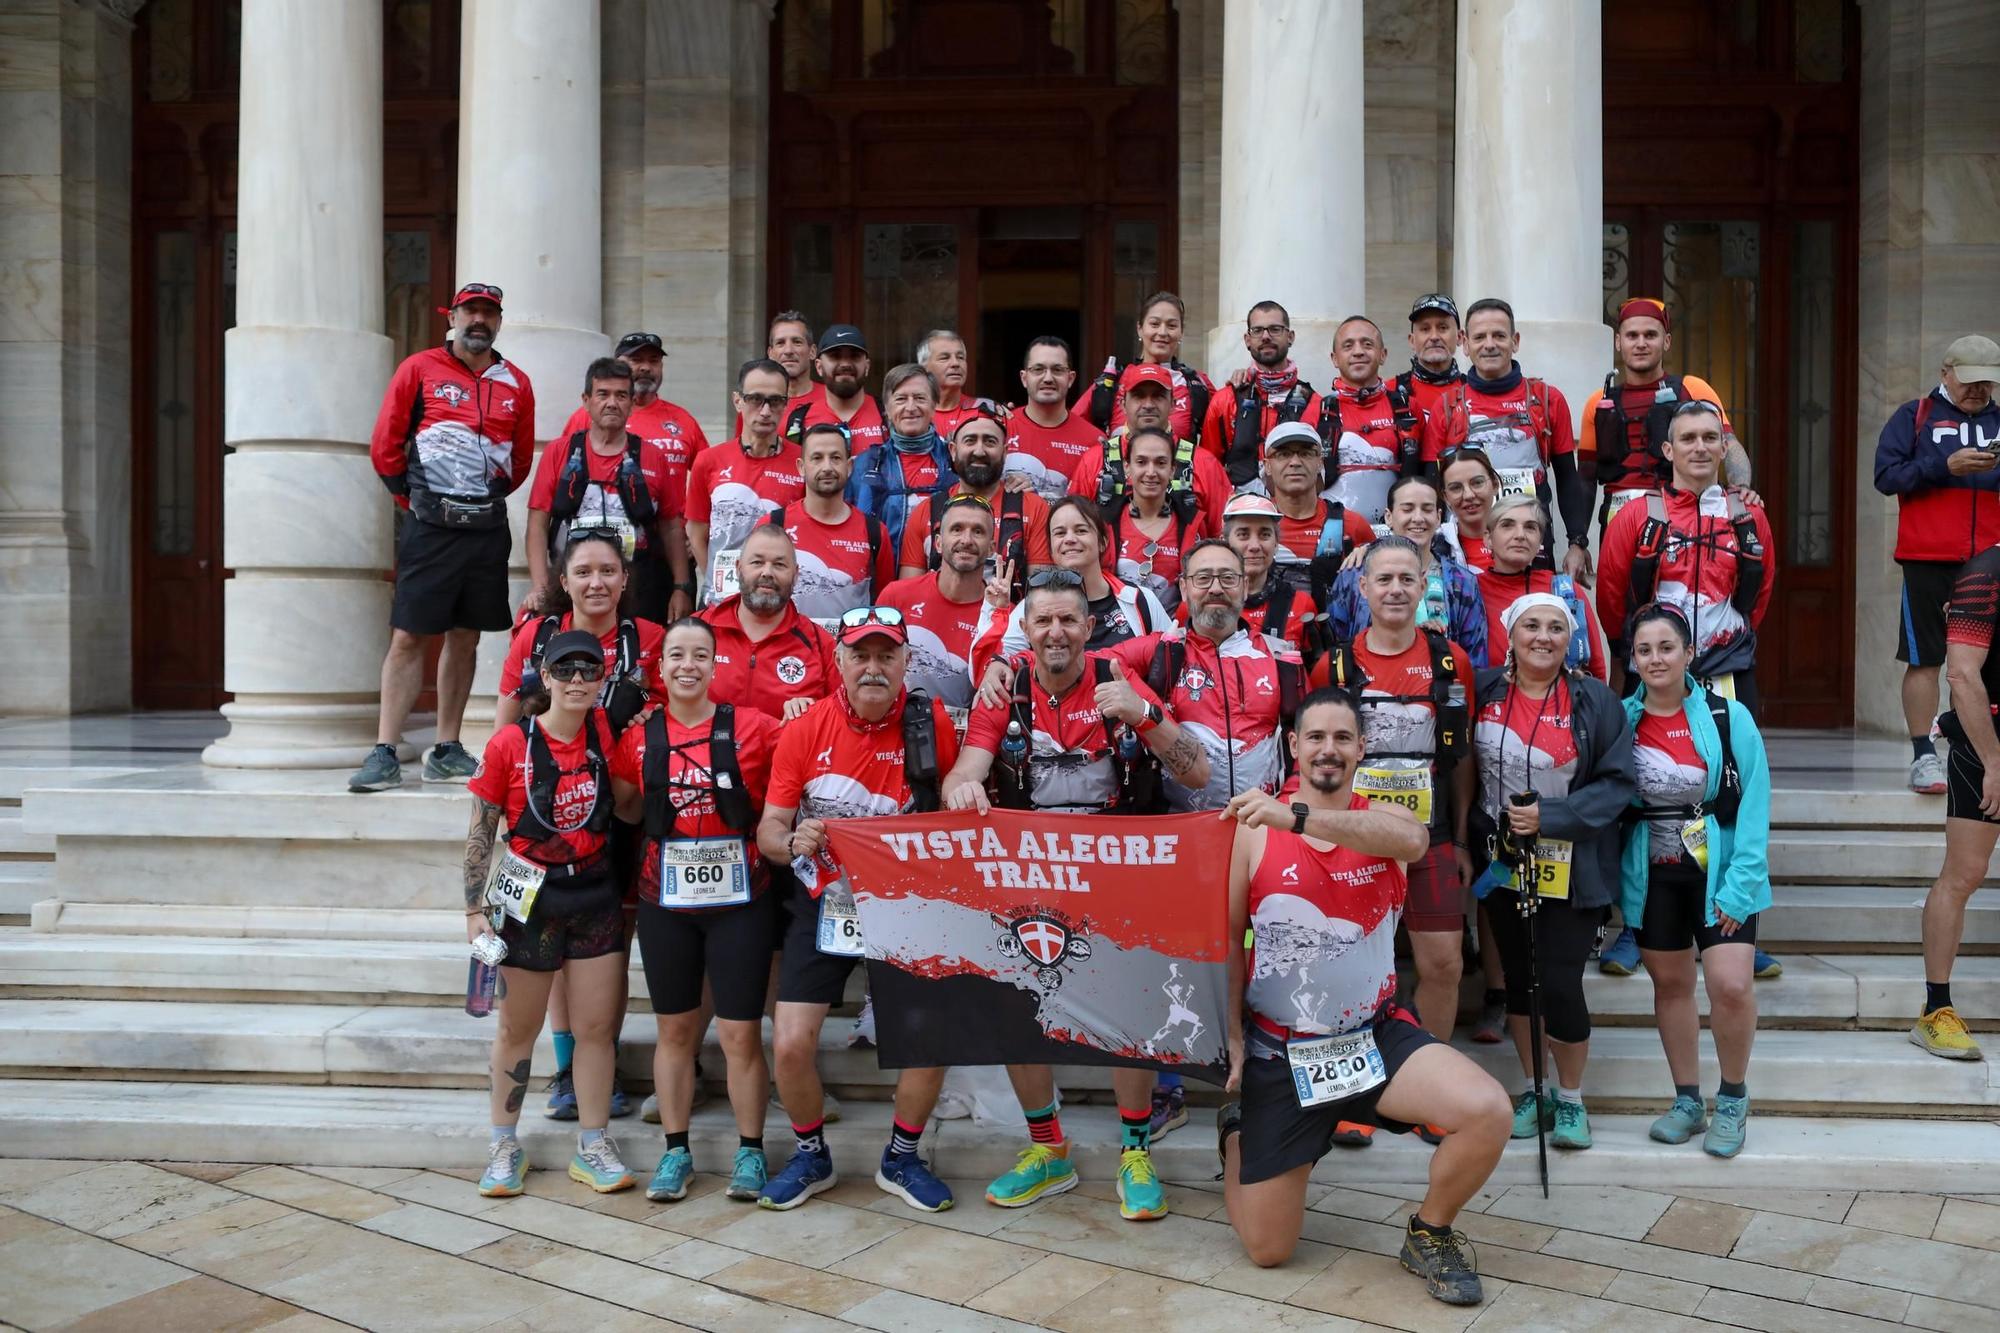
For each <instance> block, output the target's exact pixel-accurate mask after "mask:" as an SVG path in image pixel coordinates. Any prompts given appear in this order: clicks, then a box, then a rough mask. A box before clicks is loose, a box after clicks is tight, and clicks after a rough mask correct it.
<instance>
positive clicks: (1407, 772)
mask: <svg viewBox="0 0 2000 1333" xmlns="http://www.w3.org/2000/svg"><path fill="white" fill-rule="evenodd" d="M1431 790H1432V788H1431V766H1430V765H1429V764H1428V763H1426V762H1425V761H1423V760H1421V759H1378V760H1376V761H1375V762H1374V763H1372V764H1368V765H1365V766H1364V767H1361V768H1357V769H1356V770H1354V792H1355V794H1356V795H1357V796H1366V797H1367V798H1368V799H1369V800H1371V801H1388V802H1391V803H1392V804H1395V805H1400V806H1402V807H1403V808H1404V809H1405V810H1408V811H1409V812H1410V813H1411V814H1413V815H1415V816H1416V817H1417V822H1418V823H1419V824H1422V825H1423V826H1424V827H1426V828H1429V827H1430V822H1431Z"/></svg>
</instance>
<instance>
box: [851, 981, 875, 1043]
mask: <svg viewBox="0 0 2000 1333" xmlns="http://www.w3.org/2000/svg"><path fill="white" fill-rule="evenodd" d="M847 1044H848V1045H849V1046H853V1047H857V1048H859V1049H861V1050H864V1051H869V1050H873V1049H875V997H874V996H872V995H864V996H862V997H861V1012H860V1013H858V1014H856V1015H855V1016H854V1030H853V1031H852V1032H850V1033H848V1034H847Z"/></svg>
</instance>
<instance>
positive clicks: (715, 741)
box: [640, 704, 757, 842]
mask: <svg viewBox="0 0 2000 1333" xmlns="http://www.w3.org/2000/svg"><path fill="white" fill-rule="evenodd" d="M672 750H673V746H672V744H671V743H670V742H669V741H668V740H667V719H666V714H665V713H664V712H660V713H655V714H653V715H652V716H651V717H649V718H647V719H646V761H645V764H644V766H643V770H642V772H641V775H640V777H641V781H642V783H643V789H644V795H645V802H646V836H647V837H649V838H652V839H654V840H655V841H657V842H665V841H667V840H669V839H671V838H674V837H676V836H677V835H676V834H675V832H674V816H675V813H676V812H675V809H674V802H673V772H672V767H671V765H670V763H669V762H668V761H669V759H670V758H671V756H672ZM708 771H709V773H710V774H711V775H713V777H714V779H715V813H716V815H717V817H718V818H720V819H721V820H722V823H723V827H725V828H727V829H729V830H730V831H731V832H734V833H738V834H743V835H748V834H749V832H750V831H751V829H752V828H753V827H755V825H756V822H757V821H756V815H755V813H754V812H753V811H752V810H751V808H750V793H749V792H748V791H746V790H745V789H744V787H743V768H742V765H741V764H740V763H738V761H737V758H736V708H735V706H734V705H732V704H717V705H716V706H715V717H714V719H713V720H712V721H711V722H710V723H709V731H708Z"/></svg>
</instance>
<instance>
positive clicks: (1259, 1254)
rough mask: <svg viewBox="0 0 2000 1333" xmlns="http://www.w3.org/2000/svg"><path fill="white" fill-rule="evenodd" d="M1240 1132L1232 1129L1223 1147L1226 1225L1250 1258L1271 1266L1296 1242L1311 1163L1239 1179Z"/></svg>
mask: <svg viewBox="0 0 2000 1333" xmlns="http://www.w3.org/2000/svg"><path fill="white" fill-rule="evenodd" d="M1242 1138H1243V1136H1242V1135H1241V1134H1231V1135H1230V1136H1229V1139H1228V1141H1227V1142H1226V1143H1225V1145H1224V1147H1223V1168H1222V1197H1223V1199H1224V1200H1225V1201H1226V1204H1227V1206H1228V1209H1229V1225H1230V1226H1232V1227H1234V1228H1236V1238H1237V1239H1238V1240H1240V1241H1242V1242H1243V1251H1244V1253H1245V1254H1247V1255H1249V1256H1250V1262H1251V1263H1253V1264H1256V1265H1257V1266H1258V1267H1259V1268H1276V1267H1277V1266H1278V1265H1279V1264H1281V1263H1283V1262H1285V1260H1287V1259H1289V1258H1291V1257H1292V1251H1293V1250H1295V1249H1297V1248H1298V1245H1299V1231H1300V1229H1301V1228H1302V1227H1303V1226H1304V1225H1305V1218H1306V1185H1307V1184H1308V1183H1309V1182H1310V1180H1311V1177H1312V1165H1311V1163H1307V1164H1306V1165H1305V1166H1295V1167H1293V1168H1292V1169H1291V1170H1290V1171H1287V1172H1285V1174H1283V1175H1281V1176H1273V1177H1272V1178H1271V1179H1269V1180H1260V1181H1258V1182H1257V1183H1256V1184H1254V1185H1245V1184H1243V1183H1241V1180H1240V1177H1241V1174H1242V1170H1243V1150H1242Z"/></svg>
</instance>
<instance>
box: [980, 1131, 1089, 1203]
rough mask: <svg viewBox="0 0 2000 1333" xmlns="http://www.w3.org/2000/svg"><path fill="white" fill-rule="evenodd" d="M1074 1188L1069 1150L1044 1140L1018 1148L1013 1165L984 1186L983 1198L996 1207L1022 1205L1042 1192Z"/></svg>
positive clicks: (1033, 1199) (1054, 1192) (1046, 1193)
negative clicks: (1043, 1141)
mask: <svg viewBox="0 0 2000 1333" xmlns="http://www.w3.org/2000/svg"><path fill="white" fill-rule="evenodd" d="M1075 1188H1076V1168H1075V1167H1074V1166H1071V1165H1070V1161H1069V1154H1068V1153H1066V1152H1061V1151H1058V1150H1057V1149H1055V1148H1051V1147H1050V1146H1049V1145H1048V1144H1046V1143H1031V1144H1029V1145H1028V1146H1027V1147H1026V1148H1024V1149H1022V1150H1021V1155H1020V1157H1018V1158H1016V1159H1015V1161H1014V1169H1013V1170H1012V1171H1009V1172H1007V1174H1005V1175H1003V1176H1000V1177H997V1178H996V1179H995V1180H994V1182H993V1183H992V1184H991V1185H988V1186H987V1187H986V1202H988V1203H990V1204H993V1205H995V1206H996V1207H1000V1208H1025V1207H1027V1206H1028V1205H1029V1204H1031V1203H1033V1202H1034V1201H1035V1200H1037V1199H1039V1198H1042V1197H1043V1196H1044V1195H1049V1194H1061V1193H1062V1192H1063V1191H1064V1190H1073V1189H1075Z"/></svg>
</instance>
